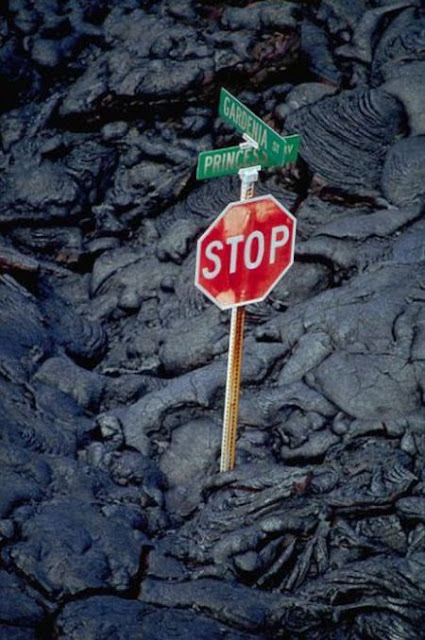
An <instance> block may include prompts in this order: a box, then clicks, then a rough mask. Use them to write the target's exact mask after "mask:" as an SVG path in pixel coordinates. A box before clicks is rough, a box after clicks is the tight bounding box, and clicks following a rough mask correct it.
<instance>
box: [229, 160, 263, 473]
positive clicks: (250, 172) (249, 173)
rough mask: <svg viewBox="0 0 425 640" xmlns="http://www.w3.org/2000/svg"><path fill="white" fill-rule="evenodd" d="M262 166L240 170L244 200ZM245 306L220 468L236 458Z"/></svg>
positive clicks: (233, 329)
mask: <svg viewBox="0 0 425 640" xmlns="http://www.w3.org/2000/svg"><path fill="white" fill-rule="evenodd" d="M259 169H260V167H252V168H248V169H240V171H239V177H240V179H241V195H240V198H241V201H242V202H243V201H244V200H248V199H249V198H252V196H253V195H254V185H255V183H256V181H257V180H258V170H259ZM244 326H245V306H244V305H243V306H239V307H233V309H232V316H231V319H230V336H229V355H228V361H227V378H226V396H225V399H224V416H223V432H222V440H221V459H220V471H231V470H232V469H233V468H234V466H235V460H236V435H237V429H238V413H239V389H240V384H241V371H242V348H243V332H244Z"/></svg>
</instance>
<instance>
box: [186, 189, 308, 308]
mask: <svg viewBox="0 0 425 640" xmlns="http://www.w3.org/2000/svg"><path fill="white" fill-rule="evenodd" d="M295 226H296V219H295V218H294V216H293V215H292V214H291V213H290V212H289V211H288V210H287V209H285V207H284V206H283V205H281V204H280V203H279V202H278V201H277V200H276V198H274V197H273V196H271V195H266V196H259V197H257V198H251V199H250V200H242V201H241V202H231V203H230V204H229V205H227V207H226V208H225V209H224V210H223V211H222V212H221V214H220V215H219V216H218V218H217V219H216V220H215V221H214V222H213V223H212V224H211V225H210V226H209V227H208V229H207V230H206V231H205V232H204V233H203V234H202V236H201V237H200V238H199V240H198V246H197V254H196V276H195V285H196V286H197V287H198V288H199V289H200V290H201V291H202V292H203V293H204V294H205V295H206V296H208V297H209V298H210V300H212V301H213V302H215V303H216V304H217V305H218V306H219V307H220V308H221V309H228V308H230V307H237V306H239V305H243V304H250V303H253V302H259V301H260V300H264V298H265V297H266V296H267V295H268V294H269V293H270V291H271V290H272V288H273V287H274V286H275V284H277V282H278V281H279V280H280V278H281V277H282V276H283V274H284V273H286V271H287V270H288V269H289V267H290V266H291V265H292V263H293V261H294V243H295Z"/></svg>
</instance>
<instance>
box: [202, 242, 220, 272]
mask: <svg viewBox="0 0 425 640" xmlns="http://www.w3.org/2000/svg"><path fill="white" fill-rule="evenodd" d="M214 249H216V250H217V251H221V250H222V249H223V243H222V242H221V241H220V240H213V241H212V242H210V243H209V245H208V246H207V248H206V249H205V257H206V258H208V260H211V262H213V263H214V268H213V269H207V267H204V268H203V269H202V275H203V276H204V278H206V279H207V280H212V279H213V278H215V277H216V276H218V274H219V273H220V270H221V259H220V256H218V255H217V254H215V253H213V251H214Z"/></svg>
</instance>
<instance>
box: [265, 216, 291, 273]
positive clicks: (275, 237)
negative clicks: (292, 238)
mask: <svg viewBox="0 0 425 640" xmlns="http://www.w3.org/2000/svg"><path fill="white" fill-rule="evenodd" d="M279 236H280V237H279ZM288 240H289V229H288V227H286V226H285V225H281V226H279V227H273V229H272V237H271V240H270V264H274V263H275V260H276V249H277V248H278V247H283V246H285V244H286V243H287V242H288Z"/></svg>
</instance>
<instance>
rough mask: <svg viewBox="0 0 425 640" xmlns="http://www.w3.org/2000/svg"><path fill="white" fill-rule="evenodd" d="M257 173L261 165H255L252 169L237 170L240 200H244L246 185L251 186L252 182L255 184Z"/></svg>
mask: <svg viewBox="0 0 425 640" xmlns="http://www.w3.org/2000/svg"><path fill="white" fill-rule="evenodd" d="M259 171H261V165H256V166H254V167H244V168H243V169H239V171H238V176H239V178H240V180H241V182H242V184H241V193H242V196H241V199H242V200H244V199H245V198H246V195H245V190H246V189H247V187H248V185H253V183H254V182H257V180H258V172H259Z"/></svg>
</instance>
